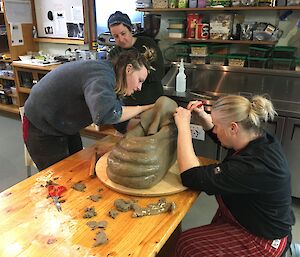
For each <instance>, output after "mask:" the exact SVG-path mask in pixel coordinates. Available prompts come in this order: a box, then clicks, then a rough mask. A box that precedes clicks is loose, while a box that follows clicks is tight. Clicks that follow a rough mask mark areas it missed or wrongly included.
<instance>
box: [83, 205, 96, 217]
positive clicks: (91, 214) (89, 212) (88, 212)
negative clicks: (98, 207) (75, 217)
mask: <svg viewBox="0 0 300 257" xmlns="http://www.w3.org/2000/svg"><path fill="white" fill-rule="evenodd" d="M84 211H85V213H84V214H83V218H85V219H90V218H92V217H94V216H96V215H97V212H96V211H95V207H90V208H89V207H88V208H85V209H84Z"/></svg>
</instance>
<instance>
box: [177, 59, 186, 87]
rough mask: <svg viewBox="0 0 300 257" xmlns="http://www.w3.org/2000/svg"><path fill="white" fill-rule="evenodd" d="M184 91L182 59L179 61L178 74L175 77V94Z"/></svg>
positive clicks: (184, 76)
mask: <svg viewBox="0 0 300 257" xmlns="http://www.w3.org/2000/svg"><path fill="white" fill-rule="evenodd" d="M185 90H186V75H185V73H184V64H183V59H181V61H180V66H179V72H178V74H177V76H176V92H185Z"/></svg>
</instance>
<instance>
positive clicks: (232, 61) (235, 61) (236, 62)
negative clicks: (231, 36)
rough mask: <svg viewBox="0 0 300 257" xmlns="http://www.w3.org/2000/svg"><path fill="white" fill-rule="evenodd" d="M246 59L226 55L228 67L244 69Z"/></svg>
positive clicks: (235, 55)
mask: <svg viewBox="0 0 300 257" xmlns="http://www.w3.org/2000/svg"><path fill="white" fill-rule="evenodd" d="M246 59H247V56H245V55H237V54H231V55H228V66H236V67H244V65H245V61H246Z"/></svg>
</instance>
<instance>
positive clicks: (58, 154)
mask: <svg viewBox="0 0 300 257" xmlns="http://www.w3.org/2000/svg"><path fill="white" fill-rule="evenodd" d="M149 69H150V66H149V63H148V61H147V59H146V58H145V57H144V56H143V55H141V54H139V53H138V52H137V51H136V50H130V51H126V52H124V53H122V54H120V56H119V58H118V59H116V60H114V63H112V62H109V61H107V60H86V61H75V62H70V63H66V64H62V65H60V66H59V67H57V68H56V69H54V70H52V71H51V72H49V73H48V74H47V75H46V76H44V77H43V78H42V79H41V80H40V81H39V82H38V83H37V84H36V85H35V86H34V87H33V88H32V90H31V93H30V96H29V98H28V99H27V101H26V102H25V116H24V120H23V138H24V142H25V144H26V146H27V149H28V151H29V154H30V156H31V158H32V159H33V161H34V162H35V164H36V165H37V167H38V169H39V170H42V169H45V168H47V167H49V166H50V165H52V164H54V163H56V162H58V161H60V160H62V159H64V158H66V157H68V156H69V155H71V154H73V153H75V152H77V151H79V150H81V149H82V142H81V137H80V134H79V131H80V130H81V129H83V128H85V127H86V126H88V125H90V124H92V123H95V124H96V125H101V124H115V123H119V122H123V121H126V120H128V119H131V118H132V117H135V116H136V115H138V114H140V113H142V112H143V111H145V110H148V109H150V108H151V107H152V106H153V105H152V104H150V105H143V106H122V102H121V101H120V99H119V96H129V95H131V94H133V93H134V92H135V91H140V90H141V88H142V83H143V82H144V81H145V80H146V78H147V75H148V72H149Z"/></svg>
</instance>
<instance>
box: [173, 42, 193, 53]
mask: <svg viewBox="0 0 300 257" xmlns="http://www.w3.org/2000/svg"><path fill="white" fill-rule="evenodd" d="M173 47H174V50H175V51H176V53H177V54H189V53H190V46H189V45H188V44H184V43H178V44H174V45H173Z"/></svg>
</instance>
